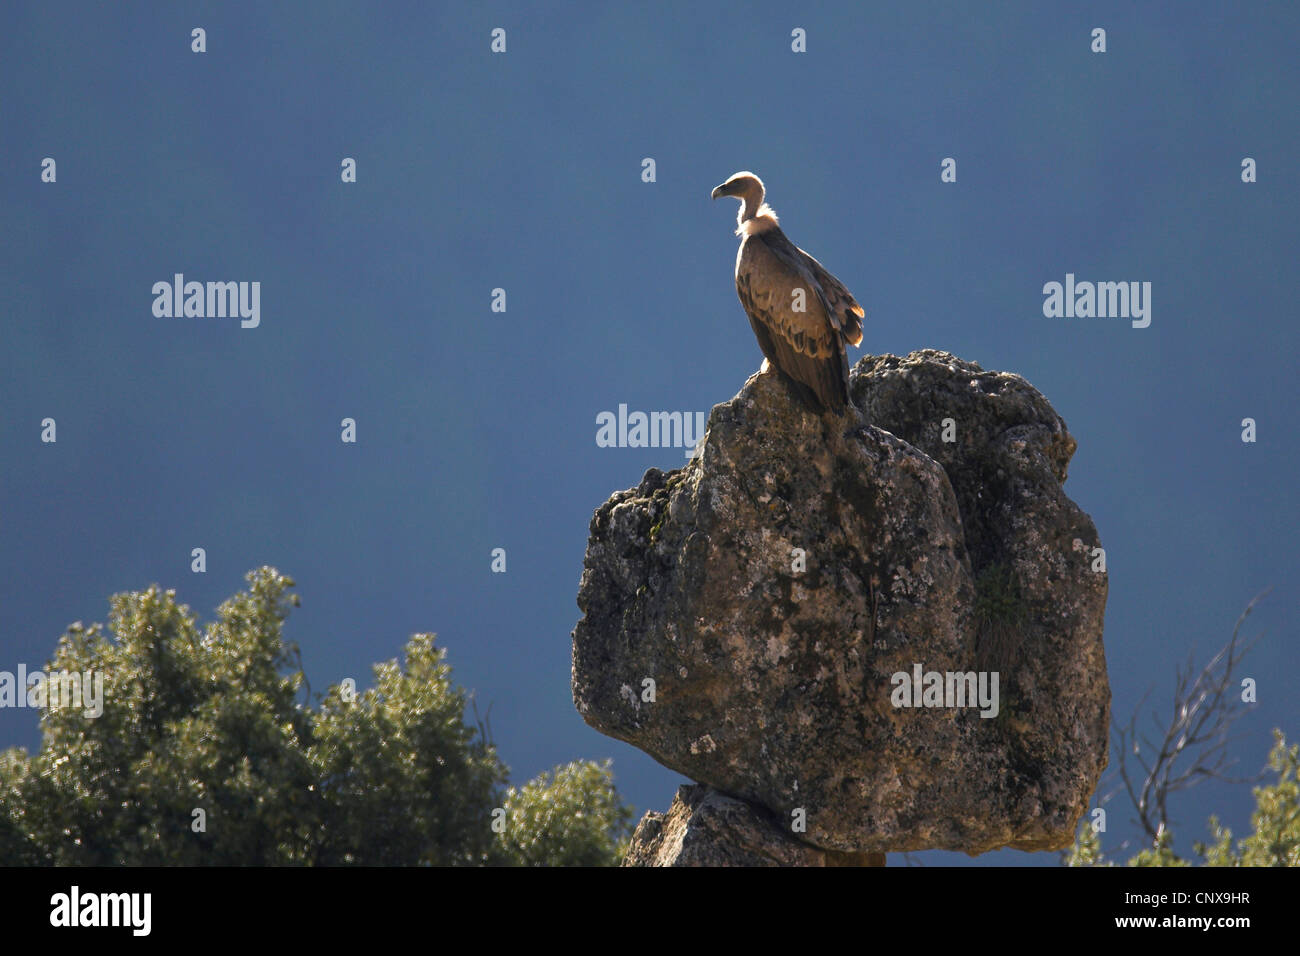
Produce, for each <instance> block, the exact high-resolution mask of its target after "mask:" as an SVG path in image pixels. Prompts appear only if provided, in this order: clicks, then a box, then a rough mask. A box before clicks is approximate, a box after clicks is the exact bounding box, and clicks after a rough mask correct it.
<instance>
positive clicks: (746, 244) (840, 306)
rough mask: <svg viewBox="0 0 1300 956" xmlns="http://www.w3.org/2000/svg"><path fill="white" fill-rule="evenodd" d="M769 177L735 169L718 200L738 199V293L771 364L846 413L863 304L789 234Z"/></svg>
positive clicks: (810, 401) (821, 403) (823, 404)
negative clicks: (770, 197) (850, 351)
mask: <svg viewBox="0 0 1300 956" xmlns="http://www.w3.org/2000/svg"><path fill="white" fill-rule="evenodd" d="M764 195H765V190H764V189H763V181H762V180H761V179H759V178H758V177H757V176H755V175H754V174H753V173H750V172H741V173H736V174H735V175H734V176H732V177H731V178H730V179H728V180H727V181H726V182H725V183H723V184H722V185H721V186H719V187H717V188H716V189H714V190H713V198H714V199H717V198H718V197H720V196H734V197H735V198H736V199H739V200H740V213H739V215H738V216H737V217H736V222H737V226H736V235H738V236H740V237H741V240H740V251H739V252H738V253H737V254H736V294H737V295H738V296H740V304H741V305H743V306H744V307H745V312H746V313H748V315H749V324H750V326H751V327H752V328H753V330H754V337H755V338H757V339H758V347H759V348H761V349H762V350H763V355H765V356H766V357H767V361H766V362H765V363H764V368H766V367H767V365H769V364H770V365H772V366H775V367H776V369H777V371H778V372H780V373H782V374H783V375H785V376H786V378H788V379H789V380H790V381H791V382H792V383H793V384H794V387H795V391H796V392H798V394H799V396H800V397H801V398H802V399H803V400H804V402H805V403H806V404H807V405H808V407H809V408H811V409H812V410H813V411H817V412H820V411H823V410H830V411H835V412H840V411H843V410H844V407H845V406H846V405H849V404H850V400H849V360H848V356H846V355H845V354H844V344H845V343H846V342H847V343H848V344H849V345H860V344H861V343H862V318H863V315H864V314H865V313H864V312H863V311H862V306H860V305H858V303H857V300H855V299H854V298H853V296H852V295H851V294H850V293H849V290H848V289H846V288H844V284H843V283H841V282H840V280H839V279H837V278H835V277H834V276H833V275H831V274H830V273H829V272H827V271H826V270H825V269H824V268H822V264H821V263H820V262H818V261H817V260H816V259H814V258H813V257H812V256H810V255H808V253H806V252H804V251H803V250H802V249H800V248H799V247H798V246H796V245H795V244H794V243H793V242H791V241H790V240H789V239H787V238H786V236H785V233H784V232H782V231H781V227H780V226H778V225H777V218H776V213H775V212H773V211H772V207H771V206H769V205H767V203H765V202H764V201H763V197H764Z"/></svg>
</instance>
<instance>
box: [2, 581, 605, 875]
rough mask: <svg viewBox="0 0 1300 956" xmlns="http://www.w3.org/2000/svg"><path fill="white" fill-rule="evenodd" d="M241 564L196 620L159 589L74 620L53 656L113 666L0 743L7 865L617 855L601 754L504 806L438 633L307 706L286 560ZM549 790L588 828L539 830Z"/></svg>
mask: <svg viewBox="0 0 1300 956" xmlns="http://www.w3.org/2000/svg"><path fill="white" fill-rule="evenodd" d="M247 579H248V584H249V587H248V590H247V591H242V592H240V593H238V594H236V595H235V596H234V597H232V598H230V599H229V600H228V601H226V602H224V603H223V604H222V605H221V607H220V608H219V609H218V613H217V618H216V620H215V621H213V622H211V623H210V624H209V625H208V626H207V627H206V629H204V630H203V631H200V630H199V628H198V627H197V626H196V624H195V620H194V617H193V615H192V614H191V613H190V610H189V608H188V607H186V606H185V605H178V604H177V603H176V600H175V592H174V591H162V590H160V589H159V588H158V587H157V586H154V587H152V588H150V589H148V590H146V591H139V592H133V593H129V594H120V595H116V596H114V597H113V598H112V599H111V614H110V620H109V627H110V630H111V631H112V634H113V639H110V638H109V637H107V636H106V635H105V634H104V632H103V629H102V628H101V627H100V625H94V626H92V627H90V628H84V627H82V625H81V624H80V623H77V624H74V625H72V626H71V627H70V628H69V629H68V631H67V633H66V634H65V635H64V636H63V637H62V638H61V640H60V642H59V646H58V648H57V650H56V652H55V655H54V658H53V659H52V660H51V661H50V664H49V666H48V668H47V670H48V671H49V672H51V673H52V672H55V671H64V670H66V671H70V672H77V673H85V672H88V671H89V672H92V673H94V674H97V675H100V676H102V679H103V710H102V713H101V714H99V715H97V716H90V715H87V713H86V712H85V710H84V709H83V708H82V707H59V708H53V707H51V708H47V709H46V710H45V711H44V712H43V714H42V718H41V729H42V745H41V749H40V751H39V752H38V753H36V754H34V755H28V754H27V753H26V752H25V751H23V750H21V749H18V748H13V749H10V750H8V751H4V752H3V753H0V864H6V865H60V866H63V865H140V864H146V865H175V864H181V865H204V864H221V865H267V864H296V865H312V864H348V863H352V864H373V865H407V864H426V865H474V864H486V863H523V862H528V863H530V864H539V865H545V864H550V865H561V864H566V863H597V862H602V863H608V862H611V861H612V856H611V854H610V853H608V852H603V855H602V851H603V849H605V848H607V847H608V845H612V844H613V843H616V842H617V840H618V839H619V837H620V835H621V834H622V832H623V831H622V825H623V824H624V823H625V820H626V817H627V815H629V814H630V811H629V810H628V809H627V808H626V807H624V806H623V804H622V802H621V801H620V799H619V797H618V794H617V792H616V791H615V790H614V787H613V783H612V780H611V779H610V776H609V774H608V767H607V766H605V767H598V766H597V765H595V764H590V765H582V764H578V765H570V766H569V767H565V768H557V770H556V771H555V773H554V774H553V775H549V776H548V775H545V774H544V775H542V777H539V778H538V780H537V781H534V783H531V784H529V785H527V786H525V787H524V788H523V789H522V790H521V791H519V794H520V795H521V796H520V797H517V798H514V799H515V803H514V804H511V803H510V802H509V801H510V800H511V799H512V795H513V794H515V791H513V790H512V791H510V793H509V794H507V793H506V791H505V786H506V782H507V770H506V768H505V766H504V765H503V764H502V763H501V761H500V760H499V758H498V757H497V754H496V750H495V748H494V747H493V746H492V744H491V742H490V741H489V740H487V739H486V735H485V734H484V733H483V731H482V729H481V728H479V729H475V728H471V727H469V726H467V725H466V723H465V720H464V714H465V707H466V704H467V703H468V695H467V694H466V692H465V691H463V690H462V689H460V688H458V687H457V686H456V685H455V684H454V683H453V682H452V680H451V669H450V667H449V666H448V665H447V664H446V662H445V651H444V650H443V649H441V648H436V647H435V646H434V638H433V636H432V635H428V634H417V635H415V636H414V637H412V638H411V640H410V641H409V643H408V644H407V646H406V649H405V660H404V665H405V666H404V667H401V666H399V665H398V663H397V661H395V660H394V661H388V662H387V663H383V664H379V665H376V667H375V676H376V686H375V687H374V688H372V689H369V690H367V691H365V692H364V693H361V694H354V693H352V692H351V689H350V688H349V689H347V690H345V688H343V687H342V686H334V687H331V688H330V689H329V690H328V692H327V693H326V694H325V695H324V697H323V699H322V700H321V701H320V704H319V707H313V706H311V705H310V704H309V703H308V702H306V701H303V700H300V697H301V696H302V689H303V688H304V686H305V681H304V677H303V673H302V670H301V665H300V658H299V655H298V650H297V648H296V647H295V646H294V645H292V644H290V643H287V642H285V640H284V637H283V624H284V620H285V618H286V617H287V615H288V608H289V607H290V606H292V605H295V604H297V598H296V596H293V595H290V594H289V593H288V591H289V589H290V588H292V587H293V586H294V585H293V581H292V580H290V579H289V578H287V577H285V576H284V575H282V574H280V573H279V572H277V571H276V570H275V569H273V568H261V569H258V570H256V571H253V572H250V573H249V575H248V576H247ZM593 770H594V771H595V772H593ZM523 794H527V795H528V796H527V797H523V796H522V795H523ZM548 803H551V804H554V805H556V806H563V807H564V808H565V809H566V812H567V813H569V814H570V815H571V816H573V817H575V818H576V819H577V820H579V821H585V825H581V824H575V825H570V826H568V827H566V828H563V829H562V830H557V829H555V828H553V827H552V828H549V829H547V828H545V827H543V829H541V830H539V831H537V832H533V831H532V830H531V829H530V827H534V826H543V821H544V820H546V816H545V814H544V813H541V812H538V811H537V809H536V808H537V807H540V806H544V805H546V804H548ZM503 804H507V805H508V806H512V807H515V809H516V811H517V814H518V822H517V825H516V826H515V827H513V828H512V832H511V835H510V842H505V841H502V840H500V839H497V838H496V835H495V834H494V833H493V831H492V828H491V822H492V819H493V810H494V809H496V808H497V807H500V806H502V805H503ZM600 827H606V828H607V829H606V830H604V831H600V830H598V828H600ZM566 840H570V841H572V842H571V843H566V842H565V841H566ZM602 841H603V842H602ZM524 847H527V848H531V849H530V850H529V853H531V855H527V856H525V855H524V853H523V852H522V850H521V848H524ZM548 854H549V855H548Z"/></svg>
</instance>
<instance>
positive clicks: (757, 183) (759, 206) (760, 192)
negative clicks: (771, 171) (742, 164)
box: [713, 171, 776, 224]
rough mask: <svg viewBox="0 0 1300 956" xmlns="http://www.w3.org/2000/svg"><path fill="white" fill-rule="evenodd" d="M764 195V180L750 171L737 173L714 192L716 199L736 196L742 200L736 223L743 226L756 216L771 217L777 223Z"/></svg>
mask: <svg viewBox="0 0 1300 956" xmlns="http://www.w3.org/2000/svg"><path fill="white" fill-rule="evenodd" d="M764 194H765V190H764V189H763V180H761V179H759V178H758V177H757V176H755V175H754V174H753V173H751V172H749V171H744V172H739V173H736V174H735V175H733V176H732V177H731V178H730V179H728V180H727V181H726V182H725V183H723V184H722V185H721V186H718V187H717V188H716V189H714V190H713V198H714V199H717V198H719V197H720V196H734V197H735V198H736V199H739V200H740V214H739V215H738V216H737V217H736V222H737V223H742V224H743V223H745V222H748V221H749V220H751V219H753V218H755V217H756V216H771V217H772V220H773V222H775V221H776V214H775V213H773V212H772V207H771V206H768V205H767V204H766V203H764V202H763V196H764Z"/></svg>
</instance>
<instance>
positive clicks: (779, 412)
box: [573, 351, 1110, 865]
mask: <svg viewBox="0 0 1300 956" xmlns="http://www.w3.org/2000/svg"><path fill="white" fill-rule="evenodd" d="M851 391H852V394H853V397H854V401H855V403H856V404H857V405H858V407H859V408H860V409H861V410H862V414H860V415H859V414H857V413H855V412H854V411H853V410H850V412H849V413H848V415H846V416H844V417H838V418H837V417H835V416H830V415H827V416H817V415H813V414H810V413H808V412H806V411H805V410H804V409H803V408H802V407H801V406H800V405H799V404H798V403H797V402H796V401H795V399H794V396H793V394H792V391H791V390H790V388H789V386H788V385H787V384H786V383H785V382H784V381H783V380H782V379H781V378H780V377H779V376H778V375H776V374H775V373H766V374H761V375H756V376H754V377H752V378H751V379H750V380H749V381H748V382H747V383H746V384H745V386H744V388H743V389H742V390H741V392H740V393H739V394H738V395H737V396H736V397H735V398H733V399H732V400H731V401H729V402H727V403H725V404H722V405H719V406H716V407H715V408H714V409H713V412H712V414H711V415H710V418H709V426H708V432H707V435H706V438H705V441H704V445H703V450H702V453H701V454H700V455H699V456H698V457H697V458H696V459H694V460H693V461H691V463H690V464H689V465H687V466H686V467H685V468H684V469H681V470H678V471H674V472H670V473H667V474H665V473H663V472H660V471H658V470H656V469H651V470H650V471H649V472H647V473H646V475H645V477H644V478H643V479H642V481H641V483H640V485H639V486H638V487H636V488H634V489H630V490H628V491H623V492H619V493H618V494H615V495H614V496H613V497H611V498H610V499H609V501H607V502H606V503H605V504H604V505H603V506H602V507H601V508H600V509H599V510H597V512H596V514H595V516H594V517H593V519H592V522H591V536H590V539H589V542H588V546H587V555H586V560H585V562H584V571H583V575H582V582H581V586H580V589H579V594H578V605H579V607H580V609H581V610H582V612H583V617H582V619H581V620H580V621H579V622H578V625H577V627H576V629H575V630H574V633H573V693H574V701H575V703H576V705H577V707H578V710H579V712H580V713H581V714H582V716H583V718H584V719H585V720H586V721H587V722H588V723H589V724H591V725H592V726H593V727H595V728H596V729H598V730H600V731H602V732H603V733H606V734H609V735H610V736H613V737H617V738H619V739H621V740H625V741H627V742H629V743H631V744H633V745H634V746H637V747H639V748H640V749H642V750H644V751H646V752H647V753H649V754H650V755H651V756H653V757H654V758H655V759H656V760H658V761H659V762H660V763H663V764H665V765H666V766H668V767H671V768H673V769H675V770H678V771H680V772H681V773H683V774H686V775H687V776H689V777H690V778H692V779H694V780H696V781H698V782H700V783H702V784H707V785H708V786H709V787H712V788H714V789H716V790H718V791H721V792H722V793H724V794H729V795H731V796H732V797H733V798H734V799H736V800H740V801H744V803H747V804H750V805H752V806H751V807H750V811H751V812H754V813H757V814H759V816H760V817H762V818H763V819H767V820H771V819H775V820H779V821H782V822H783V823H784V825H785V826H786V827H787V829H788V831H789V832H790V834H791V837H792V838H794V839H797V840H798V841H800V842H801V843H804V844H808V845H811V846H812V847H815V848H817V849H818V850H824V851H833V853H836V854H861V853H881V852H892V851H904V850H920V849H929V848H941V849H950V850H963V851H965V852H967V853H971V854H975V853H981V852H984V851H987V850H991V849H995V848H998V847H1003V846H1011V847H1016V848H1019V849H1025V850H1038V849H1055V848H1060V847H1062V846H1065V845H1067V844H1068V843H1069V842H1070V841H1071V840H1072V838H1073V831H1074V826H1075V824H1076V822H1077V820H1078V818H1079V816H1080V815H1081V814H1082V812H1083V810H1084V808H1085V804H1086V801H1087V799H1088V797H1089V796H1090V795H1091V793H1092V791H1093V789H1094V788H1095V786H1096V782H1097V778H1098V777H1099V775H1100V773H1101V771H1102V769H1103V768H1104V766H1105V763H1106V755H1107V750H1108V723H1109V717H1108V711H1109V701H1110V692H1109V686H1108V684H1107V680H1106V669H1105V659H1104V654H1103V649H1102V623H1103V615H1104V609H1105V599H1106V575H1105V573H1104V571H1102V570H1094V568H1100V567H1101V565H1100V564H1099V563H1097V561H1096V559H1095V557H1094V549H1096V548H1098V547H1099V542H1098V539H1097V532H1096V529H1095V528H1094V527H1093V524H1092V522H1091V520H1090V519H1089V518H1088V516H1087V515H1086V514H1084V513H1083V512H1082V511H1081V510H1079V508H1078V507H1077V506H1076V505H1075V504H1074V503H1073V502H1071V501H1070V499H1069V498H1067V497H1066V496H1065V493H1064V491H1063V490H1062V484H1063V482H1064V481H1065V477H1066V467H1067V465H1068V463H1069V459H1070V457H1071V455H1072V454H1073V452H1074V448H1075V442H1074V440H1073V439H1072V438H1071V437H1070V435H1069V433H1068V432H1067V431H1066V427H1065V423H1064V422H1063V421H1062V420H1061V418H1060V416H1059V415H1057V414H1056V413H1055V411H1053V409H1052V408H1051V406H1050V405H1049V404H1048V403H1047V401H1046V399H1044V398H1043V397H1042V395H1040V394H1039V393H1038V392H1037V391H1036V390H1035V389H1034V388H1033V387H1032V386H1030V385H1029V384H1028V383H1027V382H1026V381H1025V380H1024V379H1022V378H1020V377H1019V376H1016V375H1011V374H1007V373H1002V372H985V371H983V370H982V369H981V368H980V367H979V366H978V365H975V364H973V363H970V362H965V361H962V360H960V359H957V358H955V357H953V356H951V355H948V354H946V353H942V352H932V351H925V352H916V353H913V354H911V355H909V356H907V357H906V358H898V357H895V356H874V357H873V356H868V357H865V358H863V359H862V360H861V361H859V362H858V364H857V366H856V367H855V368H854V370H853V374H852V378H851ZM932 675H934V676H932ZM962 675H970V679H969V681H968V680H967V679H965V678H964V677H963V676H962ZM995 680H996V683H994V681H995ZM913 682H915V683H916V684H917V685H918V686H916V687H915V688H913V687H912V686H911V685H912V683H913ZM936 682H937V686H936ZM923 691H924V693H923ZM981 691H982V692H983V693H982V695H981ZM959 692H960V697H958V693H959ZM679 797H680V795H679ZM719 799H720V798H719ZM680 802H681V801H680V799H679V803H680ZM697 803H698V801H697ZM743 805H744V804H740V806H742V807H743ZM683 806H684V807H685V809H683V808H679V807H678V806H677V804H675V805H674V810H675V811H676V812H677V813H678V816H680V817H682V819H683V820H692V821H695V825H696V829H699V827H700V826H704V824H701V823H699V821H698V820H697V818H699V816H700V814H701V813H706V815H708V814H712V815H713V816H717V815H718V813H719V812H720V811H716V809H715V808H714V805H713V804H712V803H710V802H709V801H708V800H705V801H704V802H703V803H702V804H699V805H689V806H687V805H683ZM701 808H703V809H701ZM688 811H689V812H688ZM729 813H731V814H732V815H733V816H734V815H735V814H737V813H740V810H738V809H737V807H735V806H732V807H731V809H730V811H729ZM724 816H725V814H724ZM673 819H674V817H673V813H672V812H670V814H669V816H668V817H667V818H664V820H662V821H661V822H660V823H659V824H658V826H659V831H658V832H660V833H661V834H662V832H663V828H664V827H666V826H667V825H668V821H671V820H673ZM655 826H656V824H654V823H651V822H650V821H649V820H647V822H646V823H643V826H642V828H640V829H639V830H638V834H639V835H640V836H641V837H642V839H641V843H640V844H638V845H637V854H638V855H637V856H636V857H635V859H642V860H647V861H649V860H653V859H659V858H661V857H662V855H663V854H662V850H661V849H655V847H656V846H658V843H656V842H655V839H654V837H653V833H652V832H651V831H654V829H655ZM742 829H743V828H742ZM641 830H646V833H644V834H642V833H641ZM687 830H688V831H689V830H690V828H689V827H688V828H687ZM700 832H709V833H718V834H723V833H728V832H732V830H731V829H728V827H725V826H724V827H719V826H715V825H713V824H708V826H705V828H704V830H701V831H700ZM745 832H758V831H757V830H751V831H745ZM728 839H730V838H728ZM659 843H662V840H659ZM778 846H781V845H780V844H775V843H772V844H770V845H769V846H768V849H766V850H763V851H762V853H767V858H768V859H778V858H780V859H785V857H782V856H781V854H782V853H785V852H786V850H784V849H776V848H777V847H778ZM735 852H736V853H737V854H740V855H741V856H745V855H746V854H748V853H749V852H750V851H749V850H748V849H746V844H745V843H744V842H743V841H742V842H741V843H740V844H739V845H738V846H737V847H736V848H735ZM762 853H760V856H761V855H762ZM679 855H680V854H679ZM713 858H714V859H716V860H718V861H719V862H722V861H724V860H725V859H727V854H726V853H723V852H719V853H717V854H715V856H714V857H713ZM811 859H814V857H799V856H797V854H796V855H795V856H793V857H789V862H791V863H798V862H799V861H800V860H803V861H805V865H806V862H807V861H808V860H811ZM814 865H815V864H814Z"/></svg>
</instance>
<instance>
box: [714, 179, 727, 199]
mask: <svg viewBox="0 0 1300 956" xmlns="http://www.w3.org/2000/svg"><path fill="white" fill-rule="evenodd" d="M725 195H727V184H726V183H723V184H722V185H721V186H718V187H716V188H714V190H713V198H714V199H717V198H718V197H719V196H725Z"/></svg>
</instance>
